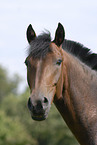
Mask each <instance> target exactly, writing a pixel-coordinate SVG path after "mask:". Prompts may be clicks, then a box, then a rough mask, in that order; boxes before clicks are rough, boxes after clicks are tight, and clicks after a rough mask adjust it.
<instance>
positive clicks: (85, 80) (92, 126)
mask: <svg viewBox="0 0 97 145" xmlns="http://www.w3.org/2000/svg"><path fill="white" fill-rule="evenodd" d="M27 40H28V42H29V44H30V45H29V49H28V56H27V58H26V60H25V64H26V66H27V81H28V85H29V88H30V92H31V94H30V97H29V99H28V108H29V110H30V113H31V117H32V118H33V119H34V120H36V121H42V120H45V119H46V118H47V116H48V112H49V110H50V107H51V104H52V102H54V104H55V106H56V107H57V109H58V110H59V112H60V114H61V116H62V117H63V119H64V121H65V122H66V124H67V125H68V127H69V128H70V130H71V131H72V133H73V134H74V135H75V137H76V139H77V140H78V142H79V143H80V144H81V145H97V54H94V53H92V52H91V51H90V49H88V48H86V47H84V46H83V45H82V44H80V43H77V42H74V41H70V40H66V39H65V30H64V27H63V26H62V24H61V23H59V24H58V27H57V29H56V32H55V38H54V40H53V41H51V36H50V33H49V32H47V33H43V34H41V35H39V36H36V33H35V31H34V29H33V28H32V25H31V24H30V25H29V26H28V28H27Z"/></svg>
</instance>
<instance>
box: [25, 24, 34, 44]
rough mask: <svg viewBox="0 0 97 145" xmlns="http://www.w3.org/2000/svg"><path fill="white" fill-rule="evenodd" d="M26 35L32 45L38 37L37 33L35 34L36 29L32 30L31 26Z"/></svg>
mask: <svg viewBox="0 0 97 145" xmlns="http://www.w3.org/2000/svg"><path fill="white" fill-rule="evenodd" d="M26 35H27V40H28V42H29V43H31V41H32V40H34V39H35V37H36V33H35V31H34V29H33V28H32V25H31V24H30V25H29V26H28V28H27V32H26Z"/></svg>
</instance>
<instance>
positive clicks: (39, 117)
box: [31, 115, 47, 121]
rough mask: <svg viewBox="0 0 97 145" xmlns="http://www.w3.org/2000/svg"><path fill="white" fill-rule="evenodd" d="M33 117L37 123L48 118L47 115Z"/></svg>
mask: <svg viewBox="0 0 97 145" xmlns="http://www.w3.org/2000/svg"><path fill="white" fill-rule="evenodd" d="M31 117H32V119H33V120H35V121H43V120H45V119H46V118H47V117H46V116H45V115H31Z"/></svg>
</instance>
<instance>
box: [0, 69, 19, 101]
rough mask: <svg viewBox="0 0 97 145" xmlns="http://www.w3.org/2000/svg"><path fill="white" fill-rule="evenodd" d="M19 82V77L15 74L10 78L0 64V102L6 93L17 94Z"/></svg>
mask: <svg viewBox="0 0 97 145" xmlns="http://www.w3.org/2000/svg"><path fill="white" fill-rule="evenodd" d="M19 82H20V77H19V76H18V75H17V74H15V75H14V76H13V78H10V77H9V76H8V72H7V70H6V69H5V68H3V67H2V66H0V103H1V101H2V99H3V98H4V97H5V96H7V95H8V94H10V93H13V94H17V89H18V85H19Z"/></svg>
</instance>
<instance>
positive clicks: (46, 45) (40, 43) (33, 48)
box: [28, 32, 51, 59]
mask: <svg viewBox="0 0 97 145" xmlns="http://www.w3.org/2000/svg"><path fill="white" fill-rule="evenodd" d="M50 44H51V35H50V33H49V32H48V33H43V34H41V35H39V36H38V37H36V38H35V39H34V40H33V41H32V42H31V44H30V47H29V51H28V55H31V56H32V57H33V59H35V58H38V59H41V58H44V57H45V56H46V55H47V53H49V52H51V48H50Z"/></svg>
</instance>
